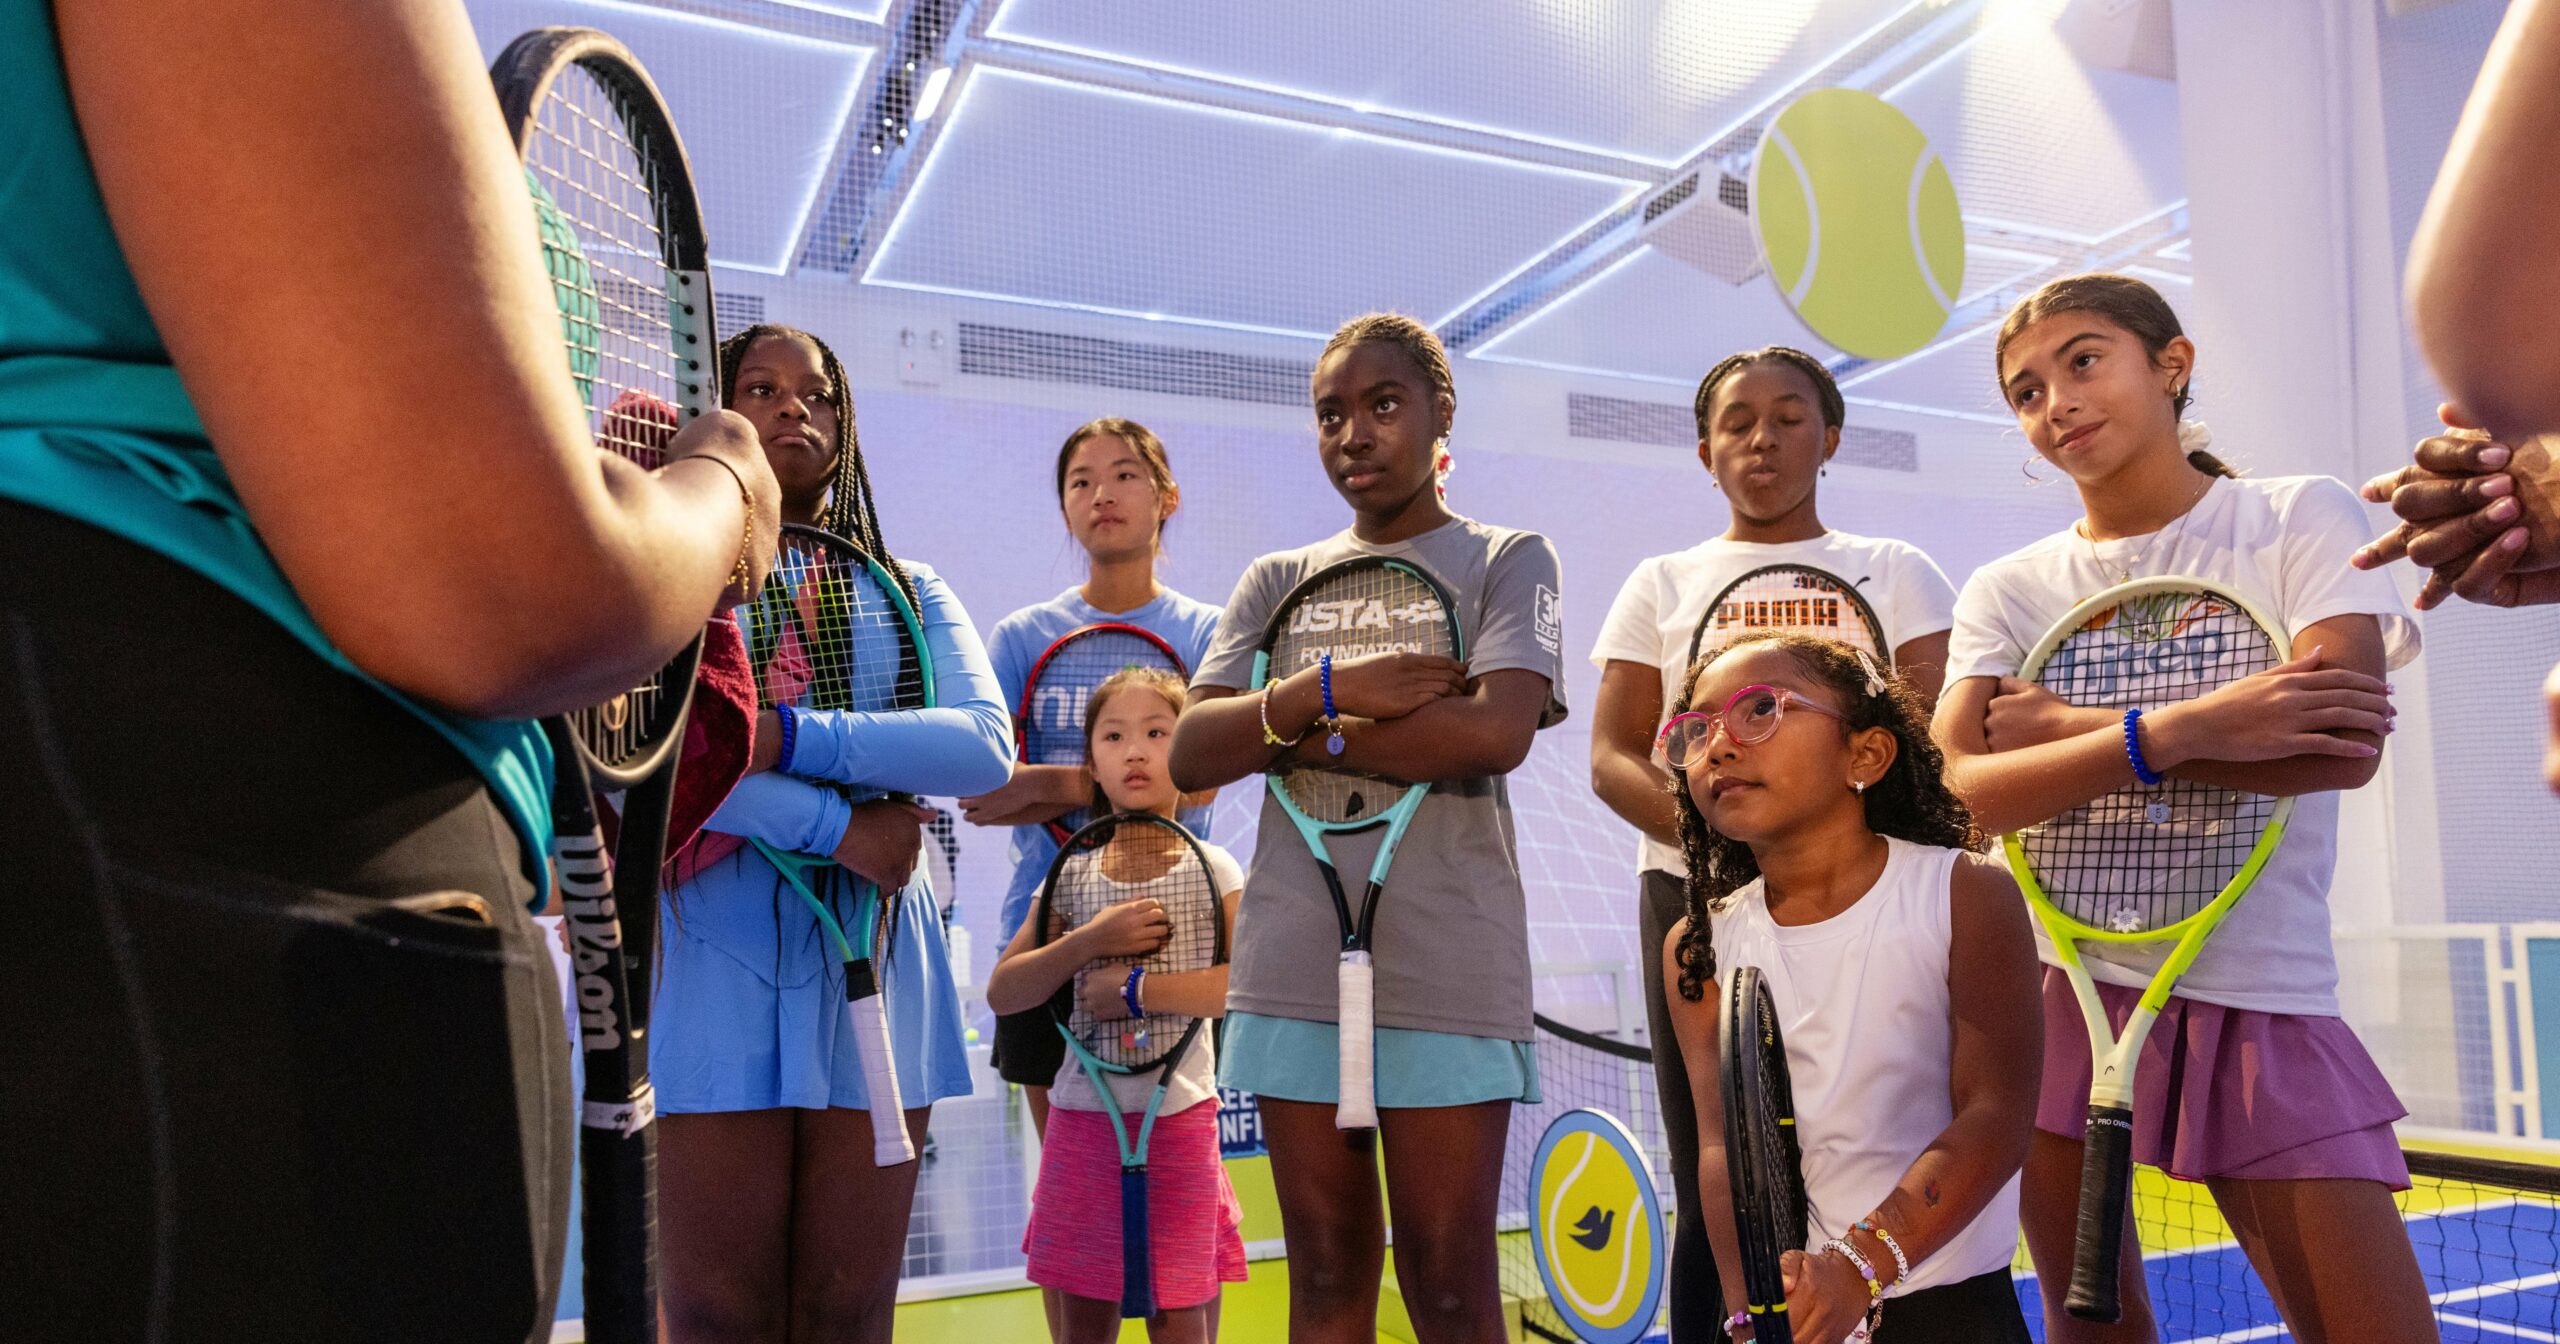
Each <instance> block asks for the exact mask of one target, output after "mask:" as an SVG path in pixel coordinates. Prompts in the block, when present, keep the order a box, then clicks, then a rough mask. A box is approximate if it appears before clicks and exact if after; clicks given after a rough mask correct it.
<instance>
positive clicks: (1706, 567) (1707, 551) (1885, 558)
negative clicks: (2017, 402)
mask: <svg viewBox="0 0 2560 1344" xmlns="http://www.w3.org/2000/svg"><path fill="white" fill-rule="evenodd" d="M1763 565H1811V566H1813V567H1814V568H1816V569H1822V570H1827V571H1829V572H1831V573H1833V574H1837V575H1839V576H1840V577H1841V578H1844V579H1847V580H1848V581H1849V583H1850V586H1852V587H1854V588H1856V589H1857V590H1858V592H1859V593H1860V594H1861V595H1863V596H1864V597H1865V598H1866V599H1867V605H1868V606H1870V607H1873V608H1874V609H1875V613H1876V620H1877V622H1878V623H1880V624H1881V625H1883V626H1884V636H1885V640H1886V642H1887V643H1888V644H1890V645H1891V646H1892V647H1894V648H1900V647H1901V646H1903V645H1905V644H1908V643H1910V642H1911V641H1912V640H1915V639H1921V638H1924V637H1926V636H1929V635H1934V634H1936V633H1938V632H1939V631H1941V630H1944V629H1946V628H1947V627H1948V626H1949V625H1951V624H1953V623H1954V620H1955V605H1956V590H1955V587H1954V585H1952V584H1950V583H1948V582H1947V576H1946V575H1945V574H1943V573H1941V572H1940V571H1939V569H1938V566H1937V563H1936V562H1935V561H1932V560H1931V559H1930V558H1929V557H1928V556H1927V555H1926V554H1924V553H1923V552H1922V551H1921V550H1920V548H1919V547H1917V546H1914V545H1912V544H1911V543H1909V542H1907V541H1896V540H1894V539H1893V538H1891V537H1860V536H1853V535H1851V534H1849V533H1847V532H1825V533H1823V534H1822V535H1821V536H1819V537H1815V538H1812V539H1811V540H1808V541H1785V542H1777V543H1774V544H1771V543H1765V542H1755V541H1727V540H1725V539H1724V538H1722V537H1710V538H1708V539H1707V540H1705V541H1702V542H1699V543H1698V544H1697V545H1695V546H1692V547H1690V548H1689V549H1687V550H1685V551H1674V552H1672V553H1671V554H1669V555H1657V556H1654V557H1653V558H1652V559H1650V560H1647V561H1645V562H1644V563H1642V564H1639V565H1637V566H1636V569H1635V572H1634V573H1633V574H1629V575H1628V576H1627V581H1626V584H1625V585H1624V586H1623V587H1621V588H1619V589H1618V600H1617V601H1615V602H1612V603H1610V604H1609V615H1608V617H1607V618H1606V619H1605V620H1603V621H1601V623H1600V639H1599V642H1598V643H1596V644H1594V645H1593V646H1592V649H1591V663H1592V665H1593V666H1595V667H1599V668H1602V669H1604V670H1605V669H1606V668H1607V666H1608V664H1609V663H1610V661H1611V660H1613V659H1614V660H1616V661H1618V662H1625V663H1646V664H1650V665H1651V666H1653V667H1654V668H1656V669H1658V670H1660V672H1661V673H1662V714H1661V716H1660V717H1658V718H1656V719H1655V720H1654V723H1655V724H1656V725H1657V726H1659V725H1660V724H1661V723H1662V722H1663V721H1664V720H1665V719H1668V718H1670V717H1671V704H1672V702H1673V701H1674V700H1677V699H1678V698H1679V696H1680V677H1681V674H1683V673H1685V672H1687V671H1688V669H1689V641H1690V640H1691V639H1692V638H1693V637H1694V636H1695V635H1696V634H1697V631H1698V622H1699V621H1700V620H1701V619H1703V618H1704V617H1705V616H1706V614H1707V604H1708V603H1709V602H1712V601H1714V600H1715V597H1716V594H1718V593H1721V592H1723V591H1724V588H1725V585H1726V584H1729V583H1731V582H1733V581H1734V580H1735V579H1738V578H1741V577H1742V576H1743V575H1744V574H1747V573H1749V572H1750V571H1752V570H1755V569H1758V568H1760V567H1761V566H1763ZM1636 865H1637V867H1639V868H1642V869H1646V870H1650V871H1654V872H1664V873H1671V874H1674V875H1675V876H1676V875H1681V874H1685V873H1687V872H1688V871H1689V865H1688V863H1687V862H1686V861H1685V860H1683V859H1682V858H1681V855H1680V850H1679V848H1678V847H1677V846H1673V845H1666V844H1663V843H1662V842H1661V841H1658V840H1655V839H1654V838H1653V837H1651V836H1645V837H1643V840H1642V843H1641V845H1640V846H1639V848H1638V850H1637V854H1636Z"/></svg>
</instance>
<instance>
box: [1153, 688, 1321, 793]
mask: <svg viewBox="0 0 2560 1344" xmlns="http://www.w3.org/2000/svg"><path fill="white" fill-rule="evenodd" d="M1286 685H1287V683H1283V686H1284V687H1285V686H1286ZM1213 689H1216V688H1213ZM1195 694H1197V692H1195ZM1274 701H1275V703H1274V704H1273V705H1272V706H1271V722H1272V727H1273V729H1274V730H1275V731H1277V732H1278V733H1279V735H1280V736H1281V737H1282V738H1283V739H1288V738H1292V737H1294V736H1296V735H1297V734H1300V733H1303V732H1305V731H1306V729H1307V727H1308V725H1310V724H1312V723H1314V722H1315V718H1316V715H1317V713H1318V712H1320V711H1321V710H1322V708H1323V705H1322V704H1321V702H1317V703H1314V704H1312V705H1301V704H1299V703H1298V702H1297V698H1296V697H1289V698H1286V699H1284V698H1283V696H1282V695H1281V694H1275V695H1274ZM1284 720H1285V722H1284ZM1282 750H1284V748H1282V747H1279V746H1274V745H1272V744H1271V743H1269V742H1267V741H1265V740H1263V733H1262V693H1261V692H1260V691H1242V692H1237V691H1228V692H1226V693H1224V694H1220V695H1213V696H1205V697H1204V698H1202V699H1199V700H1197V701H1194V702H1193V703H1192V704H1190V705H1189V706H1187V707H1185V708H1184V709H1183V711H1182V718H1181V721H1180V722H1179V723H1177V724H1176V725H1175V726H1174V730H1173V782H1174V786H1175V787H1177V788H1179V789H1181V790H1183V791H1184V792H1185V793H1194V792H1200V791H1203V790H1210V789H1217V788H1221V787H1223V786H1225V785H1228V784H1232V783H1234V782H1236V781H1237V780H1240V779H1243V778H1245V777H1246V776H1248V775H1257V774H1260V773H1262V772H1263V771H1265V770H1267V769H1269V768H1271V763H1272V762H1273V761H1274V760H1276V759H1278V758H1279V756H1280V753H1281V752H1282Z"/></svg>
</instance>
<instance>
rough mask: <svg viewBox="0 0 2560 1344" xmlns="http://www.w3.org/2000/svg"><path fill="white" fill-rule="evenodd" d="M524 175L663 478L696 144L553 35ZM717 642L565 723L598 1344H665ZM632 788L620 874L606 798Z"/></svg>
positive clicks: (676, 400)
mask: <svg viewBox="0 0 2560 1344" xmlns="http://www.w3.org/2000/svg"><path fill="white" fill-rule="evenodd" d="M490 78H491V81H492V82H493V83H494V84H495V85H496V88H497V94H498V103H499V107H500V110H501V111H502V112H503V113H504V115H505V118H506V123H507V129H508V132H509V134H510V135H511V136H512V137H513V138H514V140H515V145H516V152H517V154H518V156H519V157H520V158H521V160H522V162H523V165H524V174H525V184H526V188H527V190H528V192H529V194H530V196H531V198H532V201H533V206H534V213H535V217H536V223H537V226H538V228H539V232H540V236H541V239H542V246H543V261H544V266H545V269H546V270H547V271H548V273H549V275H550V277H551V284H552V297H553V299H554V300H555V301H556V302H557V304H558V306H559V309H560V322H561V337H562V345H563V348H564V351H565V358H564V360H563V366H564V368H565V369H566V370H567V372H568V373H569V374H570V376H571V377H572V378H573V379H574V380H575V381H576V384H577V387H578V391H579V393H580V398H581V400H582V402H583V404H584V405H585V406H586V408H587V415H588V428H589V430H590V431H591V432H592V433H594V434H595V435H596V438H597V441H598V442H599V443H601V444H603V445H604V446H606V447H608V448H611V449H613V450H614V451H617V452H621V453H623V454H625V455H626V456H629V457H631V458H633V459H634V460H636V461H638V462H640V463H641V464H642V465H645V466H652V467H654V466H656V465H658V464H659V462H660V461H661V460H662V458H663V456H664V449H665V443H666V440H667V438H668V437H670V436H671V435H672V434H673V433H674V430H675V428H676V426H677V425H678V424H679V423H681V422H682V421H683V420H686V419H690V418H692V417H694V416H698V415H701V414H702V413H704V412H706V411H708V410H711V409H712V408H713V407H714V406H715V405H717V401H718V389H717V387H716V384H715V380H713V379H711V378H708V377H706V376H704V368H703V360H704V357H705V355H706V353H707V352H708V351H709V349H710V336H711V332H712V330H713V327H712V314H711V286H710V282H709V278H708V272H709V267H708V262H707V254H706V250H705V247H704V242H703V233H702V211H701V207H700V203H699V202H698V201H697V200H696V199H695V196H694V189H693V175H692V172H691V170H690V169H689V167H688V166H687V164H686V161H685V155H684V146H683V143H682V142H681V141H679V140H678V139H677V137H676V131H675V125H674V123H673V122H672V121H671V120H670V119H669V117H668V115H667V109H666V104H665V102H664V100H662V99H661V98H659V96H658V91H657V88H656V86H655V85H653V84H652V83H651V82H650V80H649V76H648V74H647V73H646V72H645V71H643V70H642V69H641V68H640V63H639V62H638V61H637V60H635V59H634V58H633V57H632V55H631V53H630V52H629V51H627V50H625V49H624V48H623V47H622V45H621V44H620V43H618V42H615V41H614V40H613V39H612V38H609V37H607V36H605V35H604V34H602V33H598V32H594V31H592V30H589V29H581V28H543V29H537V30H535V31H533V32H529V33H526V34H525V35H523V36H522V37H519V38H517V39H516V40H515V41H513V42H511V43H509V44H508V45H507V49H506V50H505V51H503V52H501V53H500V54H499V56H498V60H497V63H496V64H495V65H494V66H493V67H492V68H491V70H490ZM701 652H702V645H701V641H700V640H699V639H698V638H697V639H696V640H694V641H693V642H692V643H691V644H689V645H687V646H686V648H685V649H684V651H683V652H681V653H679V654H677V655H676V657H675V659H674V661H672V662H670V663H669V664H668V665H667V666H666V667H665V668H663V669H661V670H660V671H659V672H658V673H657V674H656V675H654V676H652V677H650V678H649V679H648V680H647V681H645V682H643V683H642V684H641V685H639V686H635V687H633V688H632V689H631V690H629V691H627V692H625V693H623V694H622V695H619V696H616V697H614V698H613V699H611V700H608V701H606V702H605V703H603V704H601V705H597V706H594V707H592V708H589V709H585V710H581V711H578V712H576V713H573V714H570V715H567V716H565V718H564V719H563V720H562V721H560V722H558V723H556V724H554V725H550V728H551V734H550V735H551V741H552V748H553V754H554V755H555V756H556V757H557V758H558V773H557V776H556V778H555V782H554V786H553V808H554V816H553V824H554V828H555V830H556V832H557V838H556V840H555V842H554V848H553V862H554V869H555V872H556V874H557V880H558V881H559V883H560V885H561V889H562V893H563V896H564V905H563V908H564V912H565V913H566V915H567V916H568V921H569V926H570V929H571V931H572V933H573V935H574V938H573V948H574V957H575V960H576V972H577V981H578V1004H579V1033H580V1036H579V1039H580V1046H581V1049H582V1051H583V1053H584V1057H585V1065H586V1088H585V1096H584V1098H583V1103H584V1104H583V1106H582V1108H581V1116H580V1125H581V1128H580V1142H579V1160H580V1162H581V1164H582V1187H581V1192H582V1195H583V1201H584V1217H585V1223H584V1232H585V1247H586V1263H585V1266H584V1270H585V1291H586V1324H587V1331H588V1338H590V1339H593V1340H597V1341H600V1344H623V1341H641V1340H654V1339H656V1338H657V1335H658V1302H657V1191H656V1182H657V1173H656V1136H655V1134H654V1132H653V1131H652V1130H651V1128H650V1122H651V1121H652V1120H653V1119H654V1118H655V1116H656V1109H657V1108H656V1103H655V1099H654V1096H653V1094H652V1092H651V1090H650V1087H649V1062H648V1039H647V1038H648V1020H649V1013H648V1002H649V992H648V967H649V964H650V954H651V951H652V949H653V947H654V945H655V941H656V927H657V926H656V921H657V909H658V871H659V865H660V861H661V860H662V859H663V857H664V849H665V845H666V830H667V807H668V803H669V801H670V800H671V798H672V797H673V792H674V774H675V764H676V758H677V755H678V752H677V747H678V744H679V743H680V742H681V740H682V738H683V729H684V715H685V707H686V705H687V703H688V701H689V700H690V699H691V696H692V693H693V678H694V669H695V666H696V664H697V663H698V661H699V660H700V658H701ZM591 786H592V787H602V788H605V789H618V790H624V791H626V792H625V795H624V799H623V806H622V825H621V833H620V837H619V841H620V848H619V855H620V856H621V859H622V861H621V862H619V863H618V864H612V865H608V864H607V863H606V860H605V850H604V842H603V838H602V835H601V834H600V833H599V831H598V830H597V827H596V822H595V813H594V807H593V803H592V797H591V794H590V793H589V789H590V787H591Z"/></svg>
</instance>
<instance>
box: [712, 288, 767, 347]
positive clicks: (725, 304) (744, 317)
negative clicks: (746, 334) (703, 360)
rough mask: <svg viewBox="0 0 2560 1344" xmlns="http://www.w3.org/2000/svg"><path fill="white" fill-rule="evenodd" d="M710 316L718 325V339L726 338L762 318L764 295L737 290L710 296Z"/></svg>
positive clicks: (760, 320)
mask: <svg viewBox="0 0 2560 1344" xmlns="http://www.w3.org/2000/svg"><path fill="white" fill-rule="evenodd" d="M711 308H712V314H711V315H712V317H713V319H714V320H715V321H717V322H718V323H719V325H720V339H721V340H724V341H725V340H727V339H729V338H730V337H732V336H735V335H737V334H738V333H739V332H742V331H745V330H746V329H747V328H749V327H752V326H754V325H755V324H757V323H758V322H762V321H763V320H764V296H763V295H762V294H742V293H739V292H738V291H737V290H734V289H733V290H728V291H726V292H718V293H714V294H713V295H712V296H711Z"/></svg>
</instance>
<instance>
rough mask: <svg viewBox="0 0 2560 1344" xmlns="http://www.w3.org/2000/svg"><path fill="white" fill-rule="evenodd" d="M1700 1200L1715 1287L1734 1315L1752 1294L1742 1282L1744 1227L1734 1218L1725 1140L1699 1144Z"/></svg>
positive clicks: (1728, 1311)
mask: <svg viewBox="0 0 2560 1344" xmlns="http://www.w3.org/2000/svg"><path fill="white" fill-rule="evenodd" d="M1698 1204H1699V1206H1700V1207H1699V1210H1698V1211H1699V1213H1700V1214H1701V1215H1703V1216H1704V1219H1705V1222H1706V1224H1707V1244H1708V1245H1710V1246H1712V1247H1714V1248H1715V1255H1716V1287H1717V1288H1718V1289H1719V1290H1720V1291H1721V1292H1723V1294H1724V1312H1725V1315H1727V1316H1731V1315H1732V1314H1733V1313H1735V1312H1737V1311H1740V1310H1742V1309H1743V1308H1744V1307H1746V1306H1748V1305H1750V1302H1751V1297H1750V1294H1749V1293H1748V1292H1746V1291H1745V1290H1744V1288H1743V1285H1742V1231H1741V1229H1740V1227H1738V1226H1737V1225H1736V1224H1735V1222H1734V1217H1733V1177H1732V1175H1731V1174H1730V1173H1729V1172H1727V1171H1726V1170H1725V1160H1724V1145H1723V1144H1722V1143H1702V1144H1700V1145H1699V1147H1698ZM1719 1324H1721V1322H1719Z"/></svg>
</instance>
